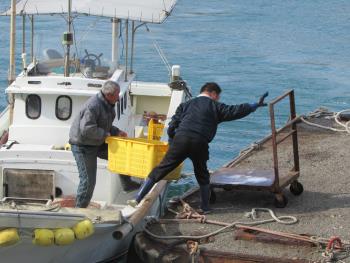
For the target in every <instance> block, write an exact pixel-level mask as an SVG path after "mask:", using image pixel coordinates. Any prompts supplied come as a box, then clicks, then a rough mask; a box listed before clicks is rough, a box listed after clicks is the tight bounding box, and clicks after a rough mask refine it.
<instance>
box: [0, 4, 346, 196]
mask: <svg viewBox="0 0 350 263" xmlns="http://www.w3.org/2000/svg"><path fill="white" fill-rule="evenodd" d="M9 4H10V1H9V0H1V1H0V10H4V9H5V7H7V6H9ZM21 23H22V20H21V19H17V27H18V28H19V29H20V28H21ZM36 26H37V27H36V32H35V33H36V36H35V50H34V51H35V54H37V55H38V56H39V55H41V54H40V50H43V49H45V48H55V49H57V50H59V51H60V52H62V53H63V48H62V45H61V44H60V43H61V37H62V32H64V31H66V30H67V29H66V26H65V25H64V20H63V19H62V18H61V17H56V18H53V17H37V18H36ZM27 27H28V30H27V32H28V34H27V43H29V39H30V34H29V32H30V30H29V22H27ZM149 29H150V32H147V30H146V29H145V27H141V28H139V29H138V31H137V34H136V41H137V44H136V46H135V49H136V54H135V63H134V68H135V72H136V73H137V80H145V81H164V82H167V81H168V80H169V75H168V70H167V68H166V67H165V66H164V64H163V62H162V60H161V58H160V57H159V55H158V53H157V51H156V49H155V48H154V46H159V47H160V48H161V50H162V51H163V53H164V54H165V56H166V58H167V60H168V61H169V63H170V65H174V64H178V65H180V66H181V75H182V78H183V79H185V80H186V81H187V84H188V85H189V86H190V87H191V89H192V92H193V95H194V96H196V95H197V94H198V91H199V89H200V87H201V85H203V84H204V83H205V82H209V81H215V82H217V83H218V84H219V85H220V86H221V88H222V89H223V93H222V96H221V101H222V102H224V103H227V104H239V103H244V102H250V103H251V102H256V101H257V100H258V98H259V96H260V95H261V94H263V93H264V92H265V91H269V94H270V95H269V97H268V98H267V100H270V99H272V98H275V97H276V96H279V95H281V94H283V93H284V92H285V91H287V90H289V89H294V91H295V97H296V109H297V113H298V114H306V113H308V112H310V111H313V110H314V109H316V108H318V107H320V106H324V107H327V108H329V109H331V110H334V111H339V110H342V109H347V108H349V104H350V93H349V88H350V48H349V47H350V1H347V0H343V1H341V0H339V1H335V0H331V1H322V0H305V1H295V0H285V1H280V0H235V1H232V0H221V1H203V0H192V1H185V0H179V1H178V5H177V6H176V7H175V10H174V12H173V14H172V15H171V16H170V17H169V18H168V19H167V20H166V21H165V23H164V24H162V25H149ZM74 30H75V37H76V39H75V41H76V43H77V47H74V48H72V52H73V53H75V54H77V55H78V56H80V57H81V56H84V48H83V45H87V46H90V47H92V48H90V49H89V50H88V51H89V52H93V53H97V55H99V54H100V53H101V52H103V56H102V58H103V59H108V54H109V53H110V45H111V44H110V42H111V40H110V37H109V32H110V30H111V25H110V22H109V20H108V19H101V18H96V17H78V18H76V19H75V20H74ZM106 36H107V37H106ZM20 37H21V36H18V41H17V54H20V52H21V44H20ZM120 41H121V43H123V41H125V35H124V34H122V35H121V36H120ZM8 47H9V17H0V58H1V60H0V61H1V63H0V109H3V108H4V107H5V105H6V103H7V102H6V96H5V94H4V92H3V91H4V89H5V88H6V85H7V81H6V79H7V70H8V65H9V49H8ZM121 47H122V52H121V54H120V55H121V58H123V56H124V55H125V44H124V45H121ZM27 50H28V51H29V50H30V48H29V45H27ZM28 56H29V55H28ZM19 62H20V58H19V56H18V57H17V63H18V66H17V69H18V68H20V64H19ZM288 111H289V108H288V104H287V103H285V102H284V103H281V104H279V105H278V109H277V112H276V118H277V123H278V124H279V125H281V124H283V123H285V122H286V121H287V118H288ZM269 131H270V122H269V114H268V110H267V109H266V108H260V109H258V110H257V111H256V112H255V113H253V114H251V115H249V116H248V117H246V118H244V119H241V120H237V121H233V122H227V123H222V124H220V127H219V129H218V132H217V136H216V137H215V139H214V140H213V142H212V143H211V144H210V160H209V162H208V168H209V169H210V170H215V169H217V168H219V167H220V166H222V165H224V164H225V163H227V162H228V161H229V160H231V159H232V158H233V157H235V156H236V155H237V154H238V153H239V151H240V150H241V149H242V148H245V147H248V146H249V145H250V144H251V143H253V142H254V141H256V140H259V139H261V138H263V137H264V136H266V135H267V134H268V133H269ZM185 171H186V172H189V173H190V172H192V165H191V163H189V162H186V165H185ZM192 184H194V180H193V178H189V179H187V180H185V181H181V182H180V183H178V184H176V187H175V188H173V189H175V191H179V190H180V191H182V190H185V189H187V188H188V187H190V186H191V185H192Z"/></svg>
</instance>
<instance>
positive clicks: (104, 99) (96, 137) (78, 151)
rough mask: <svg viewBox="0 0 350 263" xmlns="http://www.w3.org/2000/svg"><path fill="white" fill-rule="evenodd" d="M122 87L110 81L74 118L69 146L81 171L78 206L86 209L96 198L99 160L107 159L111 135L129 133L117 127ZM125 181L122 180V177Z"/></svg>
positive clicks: (77, 197)
mask: <svg viewBox="0 0 350 263" xmlns="http://www.w3.org/2000/svg"><path fill="white" fill-rule="evenodd" d="M119 92H120V87H119V85H118V83H116V82H114V81H106V82H105V84H104V85H103V87H102V89H101V91H100V92H99V93H97V94H96V95H95V96H93V97H91V98H90V99H89V100H88V101H87V102H86V103H85V105H84V107H83V108H82V109H81V111H80V113H79V114H78V115H77V116H76V118H75V119H74V121H73V123H72V126H71V128H70V132H69V143H70V144H71V149H72V152H73V155H74V157H75V160H76V162H77V166H78V171H79V179H80V181H79V186H78V190H77V196H76V204H75V206H76V207H82V208H85V207H87V206H88V205H89V203H90V200H91V198H92V195H93V192H94V188H95V183H96V171H97V157H99V158H102V159H107V155H108V152H107V149H108V148H107V145H106V144H105V139H106V137H107V136H110V135H112V136H122V137H126V136H127V134H126V133H125V132H123V131H121V130H119V129H118V128H117V127H115V126H113V125H112V123H113V120H114V118H115V110H114V104H115V103H116V102H117V101H118V100H119ZM121 179H122V178H121Z"/></svg>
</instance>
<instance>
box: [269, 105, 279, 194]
mask: <svg viewBox="0 0 350 263" xmlns="http://www.w3.org/2000/svg"><path fill="white" fill-rule="evenodd" d="M273 106H274V104H272V103H269V110H270V120H271V135H272V136H271V142H272V154H273V169H274V173H275V181H274V183H273V187H274V191H276V190H277V188H279V174H278V156H277V132H276V124H275V111H274V108H273Z"/></svg>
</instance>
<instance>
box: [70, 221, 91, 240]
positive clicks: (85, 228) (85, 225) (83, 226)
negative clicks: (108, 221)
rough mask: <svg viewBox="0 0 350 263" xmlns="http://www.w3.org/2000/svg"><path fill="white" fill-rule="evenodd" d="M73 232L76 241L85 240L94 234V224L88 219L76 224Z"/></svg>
mask: <svg viewBox="0 0 350 263" xmlns="http://www.w3.org/2000/svg"><path fill="white" fill-rule="evenodd" d="M73 231H74V234H75V237H76V238H77V239H85V238H87V237H89V236H91V235H92V234H93V233H94V224H93V223H92V222H91V221H90V220H89V219H85V220H83V221H80V222H79V223H77V224H76V225H75V226H74V227H73Z"/></svg>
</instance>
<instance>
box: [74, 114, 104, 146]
mask: <svg viewBox="0 0 350 263" xmlns="http://www.w3.org/2000/svg"><path fill="white" fill-rule="evenodd" d="M97 119H98V112H96V110H92V109H90V108H86V110H85V111H84V113H83V116H82V117H81V120H80V131H81V134H82V136H83V137H86V138H89V139H91V140H101V141H103V140H104V139H105V137H106V136H107V132H106V131H105V130H104V129H102V128H100V127H98V126H97Z"/></svg>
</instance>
